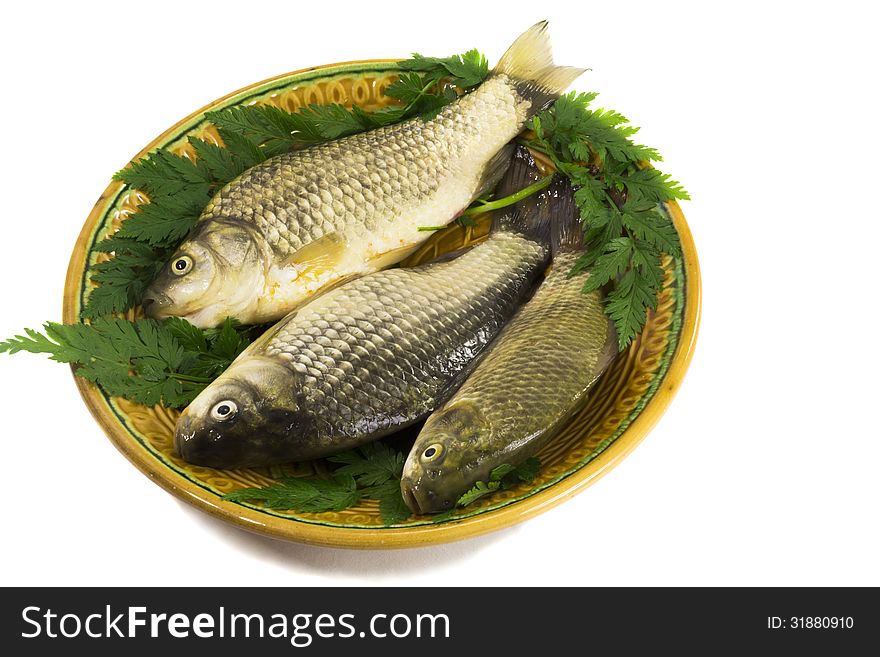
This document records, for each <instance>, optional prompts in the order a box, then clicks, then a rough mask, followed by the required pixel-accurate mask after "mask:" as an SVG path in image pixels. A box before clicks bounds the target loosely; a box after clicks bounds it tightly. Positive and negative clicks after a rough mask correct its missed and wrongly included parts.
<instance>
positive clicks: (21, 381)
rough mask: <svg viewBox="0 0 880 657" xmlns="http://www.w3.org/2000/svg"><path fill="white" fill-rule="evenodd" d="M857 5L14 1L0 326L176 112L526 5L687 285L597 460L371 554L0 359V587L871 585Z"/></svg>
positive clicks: (68, 384)
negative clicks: (491, 510)
mask: <svg viewBox="0 0 880 657" xmlns="http://www.w3.org/2000/svg"><path fill="white" fill-rule="evenodd" d="M300 5H305V6H300ZM871 5H872V3H868V2H830V3H829V2H822V3H811V2H797V3H795V2H792V3H782V2H780V3H773V2H768V1H766V0H765V1H763V2H744V1H743V2H737V3H725V5H724V7H723V8H722V7H721V6H720V5H719V4H718V3H702V2H701V3H676V2H635V1H633V0H630V1H628V2H625V3H618V2H602V3H600V2H577V3H567V2H566V3H563V2H555V3H550V4H547V5H544V4H541V3H516V2H504V3H492V2H474V1H473V0H472V1H470V2H466V3H452V2H448V1H447V2H442V3H439V2H438V3H420V2H411V1H410V2H401V3H397V4H396V5H395V3H391V2H383V3H380V4H377V3H369V2H357V3H350V5H349V3H342V2H338V1H337V2H332V3H329V2H316V3H291V2H276V3H271V2H258V1H257V0H249V1H248V2H240V1H239V2H234V3H233V2H230V3H227V2H219V1H217V0H214V1H213V2H210V3H207V2H199V3H196V2H186V3H184V2H153V3H147V4H144V3H140V4H133V3H124V2H114V3H109V4H107V5H106V6H99V5H98V4H97V3H93V4H91V5H87V4H85V3H64V4H61V3H58V4H57V5H50V4H45V3H38V2H29V3H12V4H10V5H9V6H8V7H6V8H5V9H4V16H3V21H2V26H0V62H2V81H0V144H2V149H0V199H2V200H0V215H2V231H3V232H2V236H3V237H2V239H0V280H2V281H3V282H2V290H3V293H2V297H0V308H2V310H0V318H2V319H0V336H3V337H5V336H9V335H11V334H13V333H16V332H19V331H20V330H21V329H22V328H23V327H25V326H29V327H38V326H39V325H40V324H41V322H43V321H44V320H48V319H52V320H56V321H57V320H60V318H61V295H62V287H63V282H64V275H65V271H66V268H67V263H68V258H69V255H70V252H71V249H72V247H73V244H74V241H75V239H76V237H77V234H78V233H79V230H80V228H81V226H82V224H83V222H84V220H85V218H86V216H87V215H88V213H89V210H90V209H91V207H92V205H93V204H94V202H95V201H96V199H97V198H98V195H99V194H100V193H101V192H102V191H103V189H104V187H105V186H106V184H107V183H108V182H109V178H110V175H111V174H112V173H113V172H114V171H116V170H117V169H119V168H120V167H122V166H123V165H125V164H126V163H127V162H128V160H129V158H130V157H132V156H133V155H134V154H135V153H136V152H137V151H138V150H139V149H140V148H141V147H143V146H144V145H145V144H147V143H148V142H149V141H150V140H152V139H153V138H154V137H155V136H156V135H158V134H159V133H161V132H162V131H163V130H165V128H167V127H169V126H170V125H171V124H172V123H174V122H176V121H177V120H178V119H180V118H182V117H183V116H186V115H187V114H189V113H190V112H191V111H193V110H195V109H196V108H198V107H201V106H202V105H204V104H206V103H208V102H210V101H211V100H213V99H215V98H217V97H220V96H222V95H224V94H226V93H227V92H230V91H233V90H235V89H238V88H240V87H243V86H245V85H248V84H250V83H252V82H255V81H258V80H262V79H264V78H267V77H270V76H273V75H277V74H280V73H284V72H286V71H290V70H295V69H298V68H303V67H306V66H310V65H315V64H322V63H327V62H337V61H345V60H351V59H359V58H369V57H395V56H405V55H407V54H408V53H410V52H411V51H414V50H418V51H420V52H423V53H426V54H437V55H446V54H450V53H453V52H460V51H463V50H465V49H467V48H470V47H473V46H477V47H479V48H480V49H482V50H483V51H484V52H485V53H486V54H487V55H488V56H489V59H490V61H492V62H494V61H496V60H497V58H498V57H499V56H500V54H501V53H502V52H503V51H504V49H505V48H506V47H507V45H508V44H509V42H510V41H512V40H513V38H514V37H515V36H516V35H518V34H519V33H520V32H521V31H523V30H524V29H525V28H527V27H528V26H530V25H531V24H533V23H534V22H535V21H537V20H539V19H542V18H549V19H550V26H551V33H552V37H553V42H554V47H555V53H556V60H557V61H558V62H560V63H565V64H575V65H580V66H589V67H592V72H589V73H587V74H585V75H584V76H583V77H582V78H581V81H580V82H579V83H577V87H578V88H580V89H582V90H597V91H599V92H601V94H602V95H601V97H600V102H601V103H602V104H604V105H605V106H607V107H612V108H614V109H617V110H618V111H620V112H622V113H624V114H625V115H626V116H628V117H630V118H631V119H632V120H633V122H634V123H635V124H636V125H641V126H643V130H642V132H641V133H640V135H639V137H640V139H641V141H642V143H646V144H648V145H651V146H655V147H657V148H658V149H660V151H661V153H663V154H664V155H665V158H666V160H665V163H664V165H663V166H662V168H663V170H665V171H668V172H670V173H672V174H673V175H674V176H675V177H676V178H678V179H679V180H681V181H682V182H683V183H684V184H685V186H686V187H687V188H688V190H689V191H690V192H691V194H692V196H693V201H691V202H688V203H684V204H683V209H684V212H685V214H686V216H687V218H688V221H689V223H690V226H691V228H692V230H693V233H694V238H695V240H696V244H697V248H698V250H699V255H700V264H701V268H702V275H703V285H704V307H703V321H702V327H701V331H700V337H699V342H698V345H697V351H696V355H695V357H694V360H693V363H692V365H691V368H690V372H689V373H688V376H687V378H686V380H685V382H684V385H683V386H682V387H681V389H680V391H679V393H678V396H677V398H676V399H675V400H674V402H673V404H672V406H671V407H670V408H669V410H668V412H667V413H666V415H665V416H664V417H663V419H662V420H661V421H660V423H659V424H658V425H657V427H656V428H655V429H654V430H653V431H652V433H651V434H650V435H649V436H648V438H647V439H646V440H645V442H644V443H643V444H642V445H641V446H640V447H639V448H638V449H637V450H636V451H635V452H634V453H633V454H632V455H631V456H630V457H628V458H627V459H626V460H625V461H624V462H623V463H622V464H621V465H620V466H619V467H618V468H616V469H615V470H614V471H613V472H611V473H610V474H609V475H608V476H607V477H605V478H604V479H602V480H601V481H600V482H598V483H597V484H596V485H594V486H592V487H590V488H588V489H587V490H586V491H585V492H583V493H582V494H580V495H579V496H577V497H576V498H574V499H572V500H570V501H568V502H566V503H565V504H563V505H561V506H559V507H557V508H556V509H554V510H552V511H550V512H548V513H546V514H544V515H542V516H539V517H537V518H535V519H533V520H530V521H528V522H526V523H524V524H522V525H519V526H516V527H514V528H511V529H507V530H505V531H500V532H497V533H495V534H492V535H489V536H486V537H483V538H478V539H473V540H468V541H464V542H461V543H457V544H452V545H447V546H440V547H435V548H423V549H413V550H405V551H392V552H381V551H365V552H352V551H345V550H332V549H323V548H314V547H307V546H301V545H295V544H287V543H283V542H280V541H276V540H273V539H268V538H263V537H259V536H256V535H252V534H249V533H246V532H244V531H241V530H238V529H236V528H233V527H231V526H227V525H225V524H223V523H222V522H219V521H216V520H214V519H212V518H210V517H208V516H206V515H204V514H202V513H200V512H198V511H196V510H194V509H193V508H191V507H189V506H187V505H185V504H183V503H182V502H179V501H177V500H176V499H175V498H173V497H172V496H170V495H169V494H167V493H165V492H164V491H163V490H161V489H160V488H159V487H158V486H156V485H155V484H153V483H151V482H150V481H149V480H148V479H147V478H146V477H144V476H143V475H141V474H140V473H139V472H138V471H137V470H136V469H135V468H134V467H133V466H132V465H130V464H129V463H128V462H127V461H126V460H125V459H124V458H123V457H122V456H121V455H120V454H119V453H118V452H117V451H116V450H115V448H114V447H113V446H112V444H111V443H110V441H109V440H108V439H107V438H106V437H105V436H104V435H103V434H102V432H101V430H100V428H99V427H98V426H97V424H96V423H95V422H94V420H93V419H92V418H91V416H90V415H89V413H88V411H87V410H86V408H85V406H84V405H83V403H82V401H81V400H80V398H79V395H78V393H77V391H76V388H75V387H74V383H73V380H72V377H71V374H70V372H69V370H68V368H67V367H65V366H62V365H59V364H57V363H53V362H50V361H48V360H47V359H46V358H45V357H43V356H32V355H27V354H22V355H17V356H14V357H10V356H5V355H3V356H0V390H2V397H0V399H2V408H3V413H2V420H0V441H2V451H0V454H2V469H0V472H2V477H0V491H2V492H0V498H2V516H0V522H2V526H3V528H2V536H3V538H2V541H0V552H2V558H0V583H2V584H3V585H13V584H16V585H38V584H46V585H48V584H80V585H82V584H89V585H92V584H95V585H97V584H109V585H161V584H183V585H212V584H214V585H216V584H232V585H305V584H311V585H337V584H339V585H341V584H396V585H421V584H437V585H453V584H458V585H505V584H550V585H571V584H578V585H633V584H647V585H657V584H672V585H678V584H682V585H685V584H694V585H720V584H728V585H747V584H755V585H761V584H764V585H783V584H790V585H810V584H817V585H832V584H833V585H863V584H871V585H880V559H878V558H877V555H878V554H880V530H878V501H880V485H878V481H880V477H878V474H877V471H878V468H880V441H878V437H880V436H878V434H880V431H878V428H877V423H876V418H875V413H876V408H877V405H878V399H877V395H878V392H880V388H878V384H877V373H878V365H880V363H878V357H877V349H876V345H875V344H874V340H875V339H876V336H877V321H876V320H877V306H876V290H877V289H878V288H877V285H876V279H877V273H878V270H877V266H876V262H877V255H876V254H877V249H878V237H880V234H878V228H877V222H878V219H880V217H878V214H880V212H878V206H877V199H876V190H877V183H876V179H875V171H876V168H877V153H878V147H880V143H878V141H880V140H878V128H877V117H878V115H880V111H878V110H880V108H878V103H877V97H876V87H877V79H878V72H877V64H878V63H880V58H878V52H877V47H876V45H874V46H872V45H871V44H872V42H873V43H876V34H875V33H874V28H876V25H877V24H878V21H877V18H878V17H877V15H876V13H875V11H874V10H873V9H868V8H869V7H871ZM502 7H503V8H502Z"/></svg>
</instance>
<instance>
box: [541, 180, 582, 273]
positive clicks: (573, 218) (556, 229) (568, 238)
mask: <svg viewBox="0 0 880 657" xmlns="http://www.w3.org/2000/svg"><path fill="white" fill-rule="evenodd" d="M557 192H558V193H557V194H556V195H555V196H553V197H551V198H550V199H549V203H550V215H551V217H552V218H551V220H550V221H551V225H550V250H551V253H552V254H553V257H554V258H555V257H556V256H557V255H558V254H560V253H563V252H566V251H567V252H578V251H581V250H583V248H584V231H583V228H581V214H580V212H579V211H578V208H577V205H576V204H575V202H574V189H573V188H572V186H571V183H570V182H569V181H568V179H566V178H563V179H562V180H561V181H559V183H558V189H557Z"/></svg>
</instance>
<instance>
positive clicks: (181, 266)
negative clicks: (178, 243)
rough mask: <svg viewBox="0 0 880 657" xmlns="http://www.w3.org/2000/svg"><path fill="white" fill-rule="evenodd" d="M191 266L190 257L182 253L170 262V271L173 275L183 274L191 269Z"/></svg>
mask: <svg viewBox="0 0 880 657" xmlns="http://www.w3.org/2000/svg"><path fill="white" fill-rule="evenodd" d="M192 266H193V261H192V258H190V257H189V256H187V255H182V256H180V257H178V258H175V259H174V260H173V261H172V262H171V273H172V274H174V275H175V276H183V275H184V274H185V273H187V272H188V271H189V270H190V269H192Z"/></svg>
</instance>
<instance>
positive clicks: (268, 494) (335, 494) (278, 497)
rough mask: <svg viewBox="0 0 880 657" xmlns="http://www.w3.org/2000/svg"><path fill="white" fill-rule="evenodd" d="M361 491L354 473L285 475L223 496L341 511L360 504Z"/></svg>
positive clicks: (268, 504) (301, 508) (269, 504)
mask: <svg viewBox="0 0 880 657" xmlns="http://www.w3.org/2000/svg"><path fill="white" fill-rule="evenodd" d="M360 498H361V494H360V492H359V491H358V490H357V486H356V484H355V481H354V478H353V477H350V476H348V477H345V476H339V477H336V478H334V479H314V478H305V477H284V478H283V479H280V480H279V481H278V482H277V483H275V484H272V485H269V486H264V487H262V488H239V489H238V490H234V491H232V492H231V493H226V495H224V496H223V499H224V500H229V501H230V502H256V501H259V502H262V503H263V504H264V505H265V506H266V507H267V508H269V509H293V510H294V511H299V512H301V513H323V512H325V511H342V510H343V509H347V508H348V507H350V506H352V505H354V504H357V502H358V501H359V500H360Z"/></svg>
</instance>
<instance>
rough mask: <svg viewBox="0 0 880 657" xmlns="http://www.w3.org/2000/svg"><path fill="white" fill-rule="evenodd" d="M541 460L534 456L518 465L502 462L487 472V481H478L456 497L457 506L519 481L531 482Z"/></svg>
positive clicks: (464, 504) (474, 500)
mask: <svg viewBox="0 0 880 657" xmlns="http://www.w3.org/2000/svg"><path fill="white" fill-rule="evenodd" d="M540 467H541V461H540V460H539V459H537V458H535V457H534V456H533V457H531V458H528V459H526V460H525V461H523V462H522V463H520V464H519V465H516V466H514V465H510V464H509V463H502V464H501V465H498V466H496V467H495V468H493V469H492V471H491V472H490V473H489V481H478V482H477V483H476V484H474V486H473V487H472V488H471V489H470V490H469V491H467V492H466V493H465V494H464V495H462V496H461V497H459V498H458V506H467V505H469V504H473V503H474V502H476V501H477V500H478V499H480V498H481V497H484V496H486V495H489V494H490V493H494V492H495V491H497V490H504V489H506V488H510V487H511V486H515V485H516V484H518V483H519V482H524V483H531V482H533V481H534V480H535V477H537V476H538V469H539V468H540Z"/></svg>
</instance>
